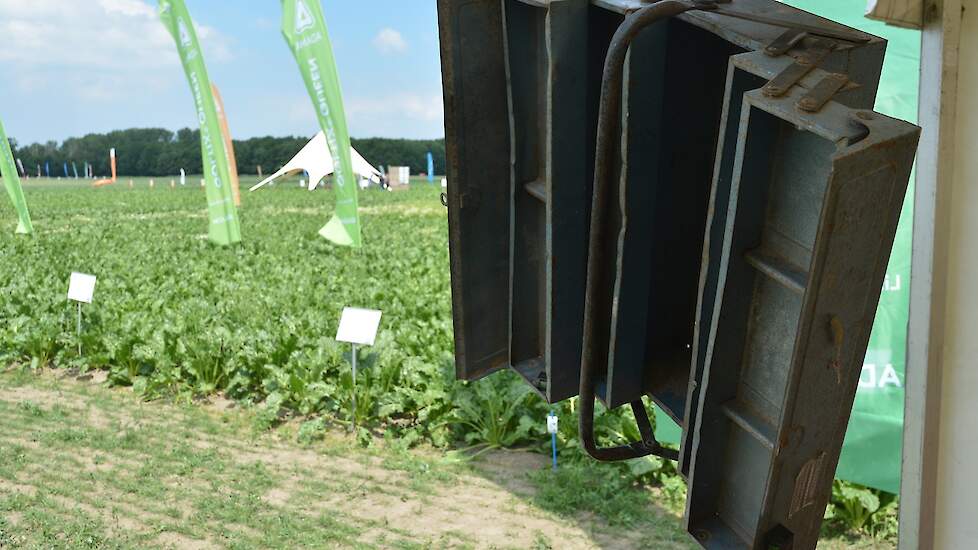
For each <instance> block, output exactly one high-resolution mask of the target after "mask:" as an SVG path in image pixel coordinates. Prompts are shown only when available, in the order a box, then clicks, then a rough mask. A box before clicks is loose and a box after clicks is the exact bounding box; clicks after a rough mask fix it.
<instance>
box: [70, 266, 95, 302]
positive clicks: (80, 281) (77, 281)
mask: <svg viewBox="0 0 978 550" xmlns="http://www.w3.org/2000/svg"><path fill="white" fill-rule="evenodd" d="M94 294H95V275H86V274H85V273H72V274H71V279H70V280H69V281H68V299H69V300H74V301H76V302H84V303H86V304H90V303H92V296H93V295H94Z"/></svg>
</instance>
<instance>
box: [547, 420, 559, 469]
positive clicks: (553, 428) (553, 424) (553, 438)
mask: <svg viewBox="0 0 978 550" xmlns="http://www.w3.org/2000/svg"><path fill="white" fill-rule="evenodd" d="M547 431H548V432H550V449H551V451H552V452H553V470H554V471H555V472H556V471H557V415H555V414H554V412H553V411H550V414H548V415H547Z"/></svg>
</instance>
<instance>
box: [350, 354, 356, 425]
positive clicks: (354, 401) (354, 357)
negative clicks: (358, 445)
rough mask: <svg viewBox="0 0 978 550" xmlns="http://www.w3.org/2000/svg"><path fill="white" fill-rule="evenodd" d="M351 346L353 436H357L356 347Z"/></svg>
mask: <svg viewBox="0 0 978 550" xmlns="http://www.w3.org/2000/svg"><path fill="white" fill-rule="evenodd" d="M350 345H351V346H353V435H354V436H355V435H356V434H357V345H356V344H350Z"/></svg>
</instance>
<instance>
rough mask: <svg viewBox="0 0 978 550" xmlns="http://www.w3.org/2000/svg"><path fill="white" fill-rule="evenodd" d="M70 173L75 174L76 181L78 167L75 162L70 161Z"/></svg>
mask: <svg viewBox="0 0 978 550" xmlns="http://www.w3.org/2000/svg"><path fill="white" fill-rule="evenodd" d="M71 171H72V172H74V173H75V179H78V165H77V164H75V161H71Z"/></svg>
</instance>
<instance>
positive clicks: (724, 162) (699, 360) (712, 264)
mask: <svg viewBox="0 0 978 550" xmlns="http://www.w3.org/2000/svg"><path fill="white" fill-rule="evenodd" d="M857 52H863V53H857ZM843 53H844V55H845V59H852V58H858V59H859V61H858V62H855V61H853V62H852V63H851V64H850V65H851V66H856V65H858V66H859V67H863V68H865V70H867V71H868V72H867V73H858V74H860V78H865V79H866V80H868V81H869V82H873V83H875V82H878V81H879V69H878V67H881V66H882V63H883V48H878V47H875V46H874V44H872V43H871V44H868V45H866V46H864V47H861V48H856V49H853V50H851V51H849V50H843ZM793 62H794V58H793V57H791V56H779V57H771V56H769V55H766V54H764V53H763V52H747V53H743V54H739V55H735V56H733V57H731V58H730V69H729V70H728V74H727V85H726V90H727V91H726V99H725V102H724V107H723V108H724V112H723V115H722V117H721V122H720V127H721V133H720V140H719V143H718V146H717V149H718V153H719V154H718V155H717V156H716V163H715V166H714V175H713V189H712V196H711V198H710V208H709V216H708V219H707V231H706V237H705V242H704V251H703V261H702V268H701V270H700V281H699V301H698V304H697V313H696V330H695V335H694V342H695V344H694V346H693V358H692V367H691V372H690V379H691V383H690V384H689V388H688V394H687V397H686V408H685V414H684V416H683V423H682V425H684V426H689V427H692V426H695V425H696V415H697V411H698V408H699V407H698V405H699V394H700V388H701V387H702V379H703V369H704V365H705V363H706V362H707V345H708V342H709V336H710V330H709V329H710V319H711V318H712V315H713V309H714V307H715V302H716V297H717V280H718V279H719V276H720V261H719V260H720V257H721V254H722V250H723V236H724V233H725V231H726V225H727V208H726V207H725V205H727V204H728V202H729V198H730V186H731V182H732V179H733V168H734V159H735V157H736V147H737V134H738V132H739V130H740V115H741V106H742V105H743V95H744V94H745V93H746V92H748V91H750V90H754V89H758V88H760V87H762V86H763V85H764V83H765V82H767V81H769V80H771V79H772V78H774V77H775V76H776V75H778V74H780V73H781V71H783V70H784V69H785V68H786V67H787V66H788V65H790V64H791V63H793ZM838 64H839V63H836V65H838ZM824 76H825V72H824V71H820V70H816V71H813V72H812V73H810V74H809V75H807V76H806V77H805V78H803V79H802V80H801V81H800V82H799V83H798V86H799V87H801V88H802V89H805V90H808V89H811V88H814V87H815V86H816V85H817V83H818V82H820V81H821V79H823V78H824ZM868 91H872V92H873V93H872V94H869V95H868V94H867V92H868ZM833 99H834V101H836V102H837V103H841V104H843V105H846V106H849V107H853V108H857V109H871V108H872V107H873V104H874V103H875V84H874V85H873V87H872V88H871V89H870V88H869V87H867V86H863V85H862V84H859V85H850V86H848V87H846V88H844V89H843V90H842V91H840V92H839V93H837V94H836V95H835V96H834V98H833ZM691 452H692V431H691V430H684V431H683V440H682V443H681V445H680V460H679V470H680V472H681V473H682V474H683V475H687V476H688V474H689V463H690V457H691Z"/></svg>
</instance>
